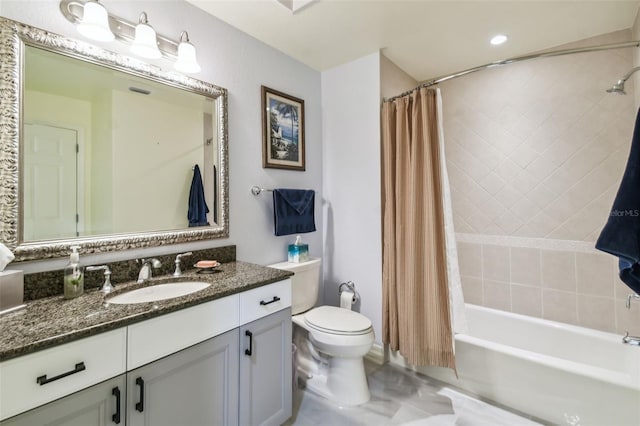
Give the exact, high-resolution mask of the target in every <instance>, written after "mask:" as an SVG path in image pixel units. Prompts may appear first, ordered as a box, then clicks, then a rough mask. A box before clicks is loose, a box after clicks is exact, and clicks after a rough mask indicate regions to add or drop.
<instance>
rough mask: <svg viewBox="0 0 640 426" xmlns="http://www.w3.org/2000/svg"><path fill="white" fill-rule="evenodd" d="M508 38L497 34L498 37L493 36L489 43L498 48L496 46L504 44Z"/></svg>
mask: <svg viewBox="0 0 640 426" xmlns="http://www.w3.org/2000/svg"><path fill="white" fill-rule="evenodd" d="M508 38H509V37H507V36H506V35H504V34H498V35H495V36H493V37H492V38H491V41H490V43H491V44H493V45H494V46H498V45H501V44H502V43H504V42H506V41H507V39H508Z"/></svg>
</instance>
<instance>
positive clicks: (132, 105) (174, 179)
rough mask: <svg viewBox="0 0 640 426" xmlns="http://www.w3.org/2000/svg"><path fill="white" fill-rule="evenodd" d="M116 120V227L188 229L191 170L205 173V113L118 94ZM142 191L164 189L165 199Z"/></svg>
mask: <svg viewBox="0 0 640 426" xmlns="http://www.w3.org/2000/svg"><path fill="white" fill-rule="evenodd" d="M112 119H113V121H112V139H113V140H112V155H113V161H114V166H113V167H114V168H113V193H112V200H113V206H112V215H113V229H114V230H115V231H117V232H133V231H140V230H158V229H183V228H186V227H188V225H189V221H188V219H187V210H188V200H189V190H190V187H191V180H192V177H193V169H192V168H193V166H194V165H195V164H198V166H199V167H200V170H201V172H202V171H203V170H204V165H203V162H204V129H203V126H202V111H201V110H199V109H189V108H186V107H183V106H180V105H173V104H170V103H168V102H165V101H162V100H157V99H154V98H151V97H145V96H144V95H140V94H135V93H125V92H119V91H113V93H112ZM139 123H154V124H153V126H148V125H145V126H141V125H140V124H139ZM116 162H117V165H116ZM208 164H210V162H208ZM133 182H135V185H132V183H133ZM140 188H149V189H151V188H156V190H155V191H154V193H157V188H163V191H162V193H163V194H164V195H163V196H162V197H148V196H144V195H146V194H142V193H140V191H141V189H140ZM125 206H126V207H125ZM211 207H213V206H210V209H211Z"/></svg>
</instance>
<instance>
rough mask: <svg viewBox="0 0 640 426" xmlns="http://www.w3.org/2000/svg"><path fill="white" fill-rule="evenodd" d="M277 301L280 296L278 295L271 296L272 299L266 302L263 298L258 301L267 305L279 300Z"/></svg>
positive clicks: (262, 304)
mask: <svg viewBox="0 0 640 426" xmlns="http://www.w3.org/2000/svg"><path fill="white" fill-rule="evenodd" d="M279 301H280V298H279V297H278V296H273V299H271V300H269V301H268V302H265V301H264V300H261V301H260V305H261V306H267V305H269V304H271V303H274V302H279Z"/></svg>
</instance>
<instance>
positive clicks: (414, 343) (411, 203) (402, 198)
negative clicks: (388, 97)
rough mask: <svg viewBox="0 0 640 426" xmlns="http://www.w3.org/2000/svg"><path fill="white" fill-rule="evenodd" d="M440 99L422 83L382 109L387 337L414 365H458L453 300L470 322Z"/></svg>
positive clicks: (384, 322)
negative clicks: (453, 216)
mask: <svg viewBox="0 0 640 426" xmlns="http://www.w3.org/2000/svg"><path fill="white" fill-rule="evenodd" d="M440 103H441V101H440V92H439V89H432V88H421V89H417V90H415V91H414V92H412V93H411V94H410V95H407V96H404V97H401V98H398V99H395V100H392V101H388V102H385V103H383V106H382V181H383V184H382V214H383V262H382V275H383V285H382V288H383V341H384V343H385V344H388V345H389V347H390V349H391V350H394V351H399V352H400V354H401V355H402V356H404V357H405V358H406V360H407V361H408V362H409V363H411V364H413V365H435V366H441V367H449V368H453V369H455V357H454V340H453V318H454V315H453V314H452V311H451V309H450V308H451V305H452V303H451V301H450V299H451V298H453V299H456V303H455V304H454V305H456V306H457V308H456V311H457V316H458V318H457V319H456V321H457V323H458V324H456V327H457V328H464V327H465V326H466V324H465V323H464V318H463V317H462V318H461V316H462V315H463V307H464V304H463V301H462V291H461V286H460V278H459V272H458V269H457V254H456V250H455V237H454V235H453V223H452V220H451V212H450V200H449V194H448V180H447V179H446V174H445V173H444V172H446V166H445V163H444V145H443V141H442V123H441V116H440V114H441V112H440V109H441V108H440ZM443 176H444V178H443ZM445 207H447V208H446V209H445ZM445 229H446V230H447V232H445ZM452 278H453V280H452ZM451 283H453V284H454V285H453V286H452V285H451ZM450 287H451V288H452V290H450ZM452 296H456V297H452Z"/></svg>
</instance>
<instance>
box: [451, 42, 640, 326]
mask: <svg viewBox="0 0 640 426" xmlns="http://www.w3.org/2000/svg"><path fill="white" fill-rule="evenodd" d="M630 39H631V31H629V30H626V31H619V32H615V33H611V34H607V35H604V36H600V37H595V38H592V39H589V40H583V41H581V42H578V43H574V44H572V45H570V46H561V47H559V48H569V47H580V46H585V45H597V44H605V43H613V42H618V41H628V40H630ZM632 55H633V52H632V49H618V50H607V51H602V52H595V53H583V54H575V55H567V56H562V57H556V58H547V59H537V60H532V61H526V62H521V63H517V64H513V65H509V66H506V67H501V68H494V69H490V70H486V71H482V72H479V73H475V74H471V75H469V76H466V77H462V78H458V79H454V80H450V81H448V82H446V83H444V84H442V85H441V88H442V94H443V106H444V125H445V141H446V154H447V167H448V170H449V175H450V181H451V189H452V202H453V212H454V221H455V226H456V232H458V233H459V234H460V235H459V238H458V241H459V244H460V251H461V256H460V262H461V271H462V277H463V286H464V291H465V298H466V300H467V301H468V302H472V303H479V304H482V305H486V306H490V307H495V308H499V309H504V310H507V311H514V312H520V313H525V314H529V315H533V316H538V317H545V318H550V319H554V320H558V321H563V322H568V323H572V324H580V325H584V326H587V327H592V328H597V329H601V330H607V331H615V332H620V331H621V330H622V329H623V328H628V327H631V322H632V321H631V318H630V317H628V315H627V314H628V312H626V311H624V310H623V308H624V302H623V301H622V297H623V296H624V295H625V294H626V293H625V292H626V290H625V289H626V287H624V286H622V285H621V284H617V277H616V274H615V267H614V258H613V257H612V256H609V255H605V254H601V253H599V252H597V251H596V250H595V249H593V243H594V241H595V239H596V238H597V236H598V235H599V232H600V230H601V228H602V226H603V225H604V223H605V222H606V219H607V215H608V213H609V210H610V208H611V204H612V201H613V198H614V197H615V194H616V191H617V188H618V186H619V183H620V179H621V176H622V173H623V171H624V167H625V164H626V160H627V155H628V151H629V146H630V141H631V135H632V131H633V124H634V121H635V107H634V94H633V84H630V85H629V86H627V89H628V90H627V92H628V93H629V95H628V96H618V95H611V94H607V93H606V92H605V89H607V88H608V87H611V85H612V84H613V83H614V82H615V81H617V80H618V79H619V78H620V77H621V76H622V75H624V74H625V73H626V72H628V70H629V69H630V68H631V67H632V64H633V58H632ZM638 311H640V309H637V310H636V311H635V313H634V314H633V315H635V314H637V312H638ZM636 316H637V320H636V321H635V325H636V333H637V332H638V331H640V330H639V329H640V314H639V315H636ZM634 318H635V317H634ZM630 331H631V330H630Z"/></svg>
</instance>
